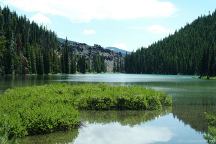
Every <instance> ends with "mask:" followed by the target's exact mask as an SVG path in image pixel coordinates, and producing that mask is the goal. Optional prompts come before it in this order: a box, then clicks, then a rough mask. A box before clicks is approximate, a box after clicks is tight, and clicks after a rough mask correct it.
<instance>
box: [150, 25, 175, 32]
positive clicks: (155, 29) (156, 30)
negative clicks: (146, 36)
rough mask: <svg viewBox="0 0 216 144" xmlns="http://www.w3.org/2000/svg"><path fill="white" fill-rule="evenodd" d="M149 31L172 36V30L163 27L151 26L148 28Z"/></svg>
mask: <svg viewBox="0 0 216 144" xmlns="http://www.w3.org/2000/svg"><path fill="white" fill-rule="evenodd" d="M147 31H149V32H151V33H154V34H171V33H172V30H171V29H169V28H166V27H164V26H162V25H151V26H149V27H147Z"/></svg>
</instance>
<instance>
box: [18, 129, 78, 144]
mask: <svg viewBox="0 0 216 144" xmlns="http://www.w3.org/2000/svg"><path fill="white" fill-rule="evenodd" d="M77 136H78V129H73V130H70V131H66V132H56V133H51V134H47V135H38V136H28V137H25V138H23V139H18V140H17V142H18V143H20V144H66V143H73V141H74V140H75V138H76V137H77Z"/></svg>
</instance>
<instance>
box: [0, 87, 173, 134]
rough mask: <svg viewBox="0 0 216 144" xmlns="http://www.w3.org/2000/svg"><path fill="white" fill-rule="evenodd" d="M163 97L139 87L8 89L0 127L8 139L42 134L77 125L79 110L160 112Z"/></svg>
mask: <svg viewBox="0 0 216 144" xmlns="http://www.w3.org/2000/svg"><path fill="white" fill-rule="evenodd" d="M171 102H172V101H171V98H170V97H169V96H167V95H166V94H163V93H160V92H156V91H154V90H151V89H145V88H142V87H138V86H131V87H123V86H109V85H105V84H94V85H93V84H76V85H69V84H51V85H44V86H32V87H23V88H14V89H9V90H7V91H6V92H5V93H4V94H3V95H1V96H0V113H1V115H2V116H1V117H0V128H3V129H4V130H3V131H7V133H8V137H9V138H12V137H14V136H15V137H22V136H26V135H35V134H45V133H50V132H53V131H57V130H67V129H70V128H75V127H77V126H79V124H80V119H79V113H78V111H77V109H78V110H159V109H161V108H162V106H167V105H171Z"/></svg>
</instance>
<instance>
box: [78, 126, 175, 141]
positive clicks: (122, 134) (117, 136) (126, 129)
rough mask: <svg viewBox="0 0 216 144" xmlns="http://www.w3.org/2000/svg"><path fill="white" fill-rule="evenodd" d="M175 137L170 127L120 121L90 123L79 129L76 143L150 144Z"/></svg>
mask: <svg viewBox="0 0 216 144" xmlns="http://www.w3.org/2000/svg"><path fill="white" fill-rule="evenodd" d="M172 137H173V133H172V132H171V130H170V129H168V128H165V127H156V126H144V127H140V126H135V127H130V126H121V125H120V124H119V123H111V124H88V125H87V126H86V127H83V128H82V129H80V130H79V135H78V137H77V138H76V139H75V141H74V144H89V143H94V144H133V143H136V144H150V143H167V142H168V141H169V140H171V138H172Z"/></svg>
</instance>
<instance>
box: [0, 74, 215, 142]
mask: <svg viewBox="0 0 216 144" xmlns="http://www.w3.org/2000/svg"><path fill="white" fill-rule="evenodd" d="M53 82H67V83H72V84H73V83H82V82H83V83H86V82H88V83H95V82H105V83H108V84H112V85H140V86H143V87H149V88H153V89H156V90H160V91H164V92H166V93H168V94H169V95H171V96H172V97H173V107H172V114H168V115H167V113H166V112H165V113H164V112H154V113H145V112H144V113H143V112H137V113H136V112H125V113H122V112H110V113H107V112H82V120H83V122H85V124H86V127H83V128H81V129H80V130H79V134H78V132H77V139H80V138H81V136H82V135H86V134H90V133H88V132H87V130H88V128H89V129H91V127H97V126H98V127H102V129H100V128H98V131H99V129H100V132H101V133H106V130H107V129H108V127H112V128H115V127H116V128H117V129H113V131H115V130H117V131H118V129H120V131H121V128H122V129H124V130H125V131H126V130H128V131H131V132H132V129H133V128H136V127H143V126H144V127H145V126H147V128H149V127H153V128H155V127H157V128H169V130H170V131H171V132H172V134H173V135H172V137H171V139H170V140H169V141H168V142H166V143H206V141H205V140H204V138H203V134H204V133H205V132H206V131H207V122H206V120H205V118H204V112H211V113H216V89H215V87H216V81H214V80H212V81H207V80H200V79H197V78H193V77H191V76H167V75H166V76H164V75H133V74H132V75H130V74H86V75H81V74H76V75H49V76H30V75H29V76H24V77H23V76H15V77H10V76H9V77H0V92H1V91H4V90H5V89H7V88H11V87H17V86H27V85H41V84H47V83H53ZM168 113H169V111H168ZM159 115H160V116H159ZM104 125H105V127H103V126H104ZM120 127H121V128H120ZM103 128H104V132H103ZM130 128H131V129H130ZM137 131H139V130H137ZM122 133H123V132H122ZM134 133H136V131H134ZM155 133H156V132H155ZM118 134H119V135H120V134H121V132H120V133H118ZM57 135H58V134H57ZM57 135H54V136H53V138H58V136H57ZM129 135H131V133H128V134H127V136H129ZM45 137H46V136H45ZM51 137H52V136H51ZM59 137H61V136H59ZM69 137H70V136H68V138H69ZM72 137H73V136H72ZM89 138H91V136H90V135H89ZM92 138H94V135H92ZM98 138H99V137H98ZM108 138H110V139H112V138H115V136H113V135H110V136H108ZM28 139H32V138H28ZM41 139H43V138H42V137H41ZM50 139H51V138H50ZM65 139H67V138H65ZM82 139H85V138H82ZM137 139H139V137H137ZM85 140H86V139H85ZM44 141H46V139H44ZM66 141H67V140H66ZM69 141H70V142H72V139H70V140H69V139H68V141H67V142H69ZM86 141H88V140H86ZM128 141H130V139H129V140H128ZM33 142H34V141H33ZM74 142H76V143H78V142H79V141H74ZM103 142H105V141H103ZM109 142H110V141H109ZM157 142H159V141H156V143H157ZM45 143H47V142H45ZM48 143H49V142H48ZM132 143H136V142H132ZM153 143H154V142H153ZM92 144H94V143H92Z"/></svg>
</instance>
